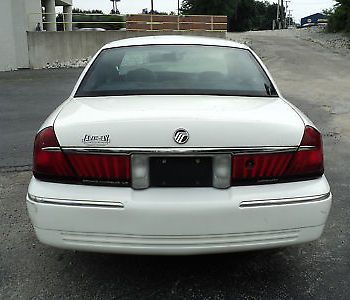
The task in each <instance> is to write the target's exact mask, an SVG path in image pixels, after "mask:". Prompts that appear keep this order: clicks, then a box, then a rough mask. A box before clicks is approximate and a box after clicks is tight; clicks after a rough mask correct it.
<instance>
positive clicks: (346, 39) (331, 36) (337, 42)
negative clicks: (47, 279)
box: [227, 27, 350, 56]
mask: <svg viewBox="0 0 350 300" xmlns="http://www.w3.org/2000/svg"><path fill="white" fill-rule="evenodd" d="M227 35H228V38H229V39H232V40H234V41H236V42H238V43H243V44H246V45H248V46H252V39H254V38H255V37H258V36H264V35H268V36H270V37H276V38H277V37H280V38H289V39H295V38H297V39H301V40H305V41H309V42H312V43H315V44H318V45H320V46H322V47H324V48H328V49H330V50H332V52H335V53H339V54H342V55H349V56H350V34H344V33H327V32H326V31H325V28H324V27H309V28H302V29H285V30H275V31H271V30H267V31H249V32H243V33H228V34H227Z"/></svg>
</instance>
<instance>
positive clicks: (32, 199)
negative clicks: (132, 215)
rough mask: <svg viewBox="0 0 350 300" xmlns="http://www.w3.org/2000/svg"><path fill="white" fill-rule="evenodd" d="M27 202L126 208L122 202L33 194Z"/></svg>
mask: <svg viewBox="0 0 350 300" xmlns="http://www.w3.org/2000/svg"><path fill="white" fill-rule="evenodd" d="M27 201H29V202H31V203H34V204H53V205H67V206H79V207H95V208H124V204H123V203H121V202H109V201H92V200H68V199H52V198H42V197H36V196H33V195H31V194H28V195H27Z"/></svg>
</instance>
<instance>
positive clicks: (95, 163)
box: [33, 127, 131, 186]
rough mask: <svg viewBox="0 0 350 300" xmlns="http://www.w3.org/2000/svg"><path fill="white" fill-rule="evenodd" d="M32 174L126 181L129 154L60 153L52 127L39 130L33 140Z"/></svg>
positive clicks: (57, 178) (72, 179)
mask: <svg viewBox="0 0 350 300" xmlns="http://www.w3.org/2000/svg"><path fill="white" fill-rule="evenodd" d="M33 174H34V176H35V177H36V178H38V179H41V180H47V181H64V182H78V183H79V182H88V181H94V182H108V183H114V184H117V185H123V186H127V185H129V184H130V178H131V175H130V157H129V156H122V155H99V154H75V153H64V152H63V151H62V150H61V148H60V145H59V143H58V140H57V138H56V135H55V132H54V130H53V128H52V127H47V128H45V129H43V130H42V131H40V132H39V133H38V134H37V136H36V138H35V143H34V162H33Z"/></svg>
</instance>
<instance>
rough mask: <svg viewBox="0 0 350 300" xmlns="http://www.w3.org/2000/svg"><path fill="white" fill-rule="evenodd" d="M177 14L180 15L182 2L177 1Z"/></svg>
mask: <svg viewBox="0 0 350 300" xmlns="http://www.w3.org/2000/svg"><path fill="white" fill-rule="evenodd" d="M177 14H178V15H180V0H177Z"/></svg>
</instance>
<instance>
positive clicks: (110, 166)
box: [68, 154, 130, 181]
mask: <svg viewBox="0 0 350 300" xmlns="http://www.w3.org/2000/svg"><path fill="white" fill-rule="evenodd" d="M68 159H69V161H70V163H71V164H72V166H73V168H74V170H75V171H76V173H77V175H78V177H79V178H81V179H85V180H100V181H116V180H118V181H129V180H130V158H129V157H128V156H114V155H86V154H69V155H68Z"/></svg>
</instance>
